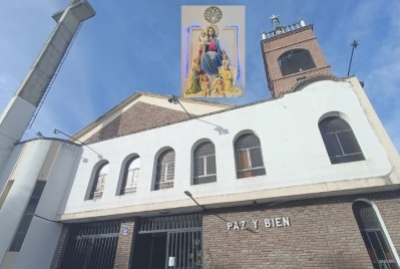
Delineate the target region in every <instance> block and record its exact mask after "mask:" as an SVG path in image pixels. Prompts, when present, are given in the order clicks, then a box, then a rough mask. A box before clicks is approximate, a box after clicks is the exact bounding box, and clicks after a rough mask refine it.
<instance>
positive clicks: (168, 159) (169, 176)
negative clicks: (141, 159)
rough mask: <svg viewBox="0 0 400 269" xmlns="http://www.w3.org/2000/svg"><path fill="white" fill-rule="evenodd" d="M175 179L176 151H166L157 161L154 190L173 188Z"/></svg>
mask: <svg viewBox="0 0 400 269" xmlns="http://www.w3.org/2000/svg"><path fill="white" fill-rule="evenodd" d="M174 177H175V151H174V150H173V149H169V150H166V151H164V152H163V153H162V154H161V155H160V156H159V157H158V160H157V169H156V178H155V184H154V190H160V189H167V188H172V187H173V186H174Z"/></svg>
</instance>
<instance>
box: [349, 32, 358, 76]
mask: <svg viewBox="0 0 400 269" xmlns="http://www.w3.org/2000/svg"><path fill="white" fill-rule="evenodd" d="M350 45H351V47H352V48H351V56H350V64H349V70H348V71H347V76H349V75H350V69H351V63H352V61H353V53H354V49H356V48H357V46H358V42H357V40H355V39H354V41H353V43H351V44H350Z"/></svg>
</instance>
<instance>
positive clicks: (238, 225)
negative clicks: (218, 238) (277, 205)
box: [226, 217, 290, 231]
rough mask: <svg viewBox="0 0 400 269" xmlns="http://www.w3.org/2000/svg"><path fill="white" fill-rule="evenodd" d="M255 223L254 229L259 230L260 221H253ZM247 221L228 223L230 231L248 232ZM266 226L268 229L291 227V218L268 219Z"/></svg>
mask: <svg viewBox="0 0 400 269" xmlns="http://www.w3.org/2000/svg"><path fill="white" fill-rule="evenodd" d="M251 222H252V223H253V228H254V229H255V230H257V229H258V220H257V219H255V220H251ZM246 223H247V222H246V221H245V220H242V221H234V222H227V223H226V225H227V228H228V231H232V230H233V231H240V230H246V229H247V227H246ZM264 225H265V227H266V228H285V227H290V219H289V217H279V218H266V219H264Z"/></svg>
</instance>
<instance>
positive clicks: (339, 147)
mask: <svg viewBox="0 0 400 269" xmlns="http://www.w3.org/2000/svg"><path fill="white" fill-rule="evenodd" d="M319 130H320V132H321V135H322V139H323V140H324V143H325V147H326V150H327V152H328V155H329V158H330V160H331V163H332V164H337V163H346V162H355V161H361V160H365V158H364V154H363V153H362V151H361V148H360V146H359V144H358V142H357V139H356V137H355V135H354V133H353V130H352V129H351V127H350V125H349V124H348V123H347V122H346V121H344V120H343V119H341V118H338V117H328V118H326V119H324V120H322V121H321V122H320V123H319Z"/></svg>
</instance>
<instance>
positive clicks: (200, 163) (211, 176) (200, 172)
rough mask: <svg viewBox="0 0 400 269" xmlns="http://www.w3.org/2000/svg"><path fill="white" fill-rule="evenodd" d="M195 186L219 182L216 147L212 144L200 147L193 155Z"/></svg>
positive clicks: (208, 143)
mask: <svg viewBox="0 0 400 269" xmlns="http://www.w3.org/2000/svg"><path fill="white" fill-rule="evenodd" d="M193 164H194V165H193V166H194V167H193V168H194V169H193V172H194V175H193V184H195V185H197V184H203V183H209V182H215V181H217V167H216V164H215V147H214V144H213V143H211V142H204V143H201V144H200V145H198V146H197V147H196V149H195V151H194V154H193Z"/></svg>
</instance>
